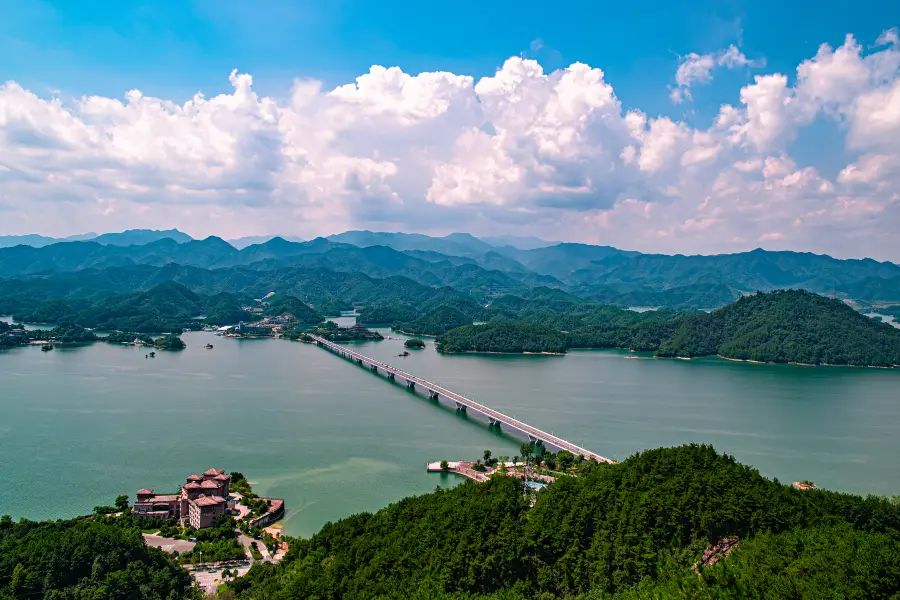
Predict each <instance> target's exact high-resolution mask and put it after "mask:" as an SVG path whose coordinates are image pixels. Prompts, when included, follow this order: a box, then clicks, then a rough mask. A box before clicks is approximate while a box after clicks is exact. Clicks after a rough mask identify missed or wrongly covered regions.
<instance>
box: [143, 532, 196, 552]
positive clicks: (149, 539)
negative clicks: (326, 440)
mask: <svg viewBox="0 0 900 600" xmlns="http://www.w3.org/2000/svg"><path fill="white" fill-rule="evenodd" d="M144 542H146V544H147V545H148V546H153V547H154V548H159V549H160V550H162V551H163V552H179V553H180V552H190V551H191V550H193V549H194V546H195V545H196V544H195V543H194V542H189V541H188V540H177V539H175V538H167V537H161V536H158V535H151V534H149V533H145V534H144Z"/></svg>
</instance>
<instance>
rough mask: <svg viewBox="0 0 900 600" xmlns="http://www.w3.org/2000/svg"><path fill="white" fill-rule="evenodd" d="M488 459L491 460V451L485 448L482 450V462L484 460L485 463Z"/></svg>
mask: <svg viewBox="0 0 900 600" xmlns="http://www.w3.org/2000/svg"><path fill="white" fill-rule="evenodd" d="M490 460H491V451H490V450H485V451H484V462H485V464H487V463H488V462H490Z"/></svg>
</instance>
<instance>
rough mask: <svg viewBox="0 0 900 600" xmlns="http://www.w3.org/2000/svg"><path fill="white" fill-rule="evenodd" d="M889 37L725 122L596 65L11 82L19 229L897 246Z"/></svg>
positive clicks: (693, 63) (11, 211)
mask: <svg viewBox="0 0 900 600" xmlns="http://www.w3.org/2000/svg"><path fill="white" fill-rule="evenodd" d="M882 38H883V39H882ZM882 38H880V43H881V45H880V46H878V49H876V50H873V51H870V52H869V53H868V54H867V53H866V51H864V50H863V47H862V45H861V44H859V43H857V41H856V40H855V39H854V38H853V37H852V36H848V37H847V38H846V39H845V41H844V43H843V44H842V45H841V46H838V47H837V48H832V47H830V46H827V45H823V46H821V47H820V48H819V50H818V52H817V53H816V55H815V56H814V57H811V58H810V59H809V60H806V61H803V62H802V63H801V64H800V65H798V67H797V77H796V80H795V83H793V84H791V79H790V78H789V77H788V76H787V75H785V74H780V73H769V74H761V75H757V76H756V77H755V79H754V81H753V82H752V83H749V84H747V85H745V86H744V87H743V88H742V89H741V90H740V95H739V96H740V103H739V104H736V105H734V106H730V105H726V106H723V107H722V108H721V109H720V111H719V114H718V116H717V117H716V119H715V120H714V122H713V124H712V126H710V127H709V128H708V129H703V128H700V129H698V128H696V127H693V126H692V125H690V124H688V123H685V122H683V121H680V120H678V119H675V118H672V117H669V116H666V115H656V116H651V117H648V115H647V114H646V113H645V112H643V111H641V110H640V109H638V108H634V109H630V110H627V111H624V110H623V108H622V104H621V102H620V100H619V98H618V97H617V95H616V92H615V90H614V89H613V87H612V85H611V84H610V83H609V82H608V81H607V80H606V77H605V75H604V73H603V71H602V70H601V69H599V68H596V67H592V66H589V65H585V64H581V63H575V64H573V65H571V66H570V67H568V68H565V69H561V70H557V71H553V72H545V71H544V69H543V68H542V67H541V65H540V64H539V63H538V62H536V61H533V60H527V59H524V58H521V57H513V58H510V59H509V60H507V61H506V62H505V63H504V64H503V65H502V66H501V67H500V68H499V69H498V70H497V71H496V73H494V74H493V75H491V76H488V77H484V78H481V79H480V80H475V79H474V78H472V77H470V76H467V75H459V74H454V73H445V72H438V73H420V74H418V75H414V74H409V73H405V72H403V71H402V70H400V69H399V68H396V67H391V68H384V67H380V66H373V67H372V68H371V69H369V71H368V72H367V73H365V74H363V75H361V76H360V77H358V78H357V79H356V80H355V82H353V83H349V84H347V85H342V86H338V87H336V88H334V89H325V88H323V85H322V84H321V83H320V82H317V81H312V80H304V79H298V80H297V81H296V82H295V83H294V86H293V88H292V90H291V93H290V95H289V96H288V97H287V98H284V99H274V98H267V97H261V96H259V95H258V94H257V93H256V92H255V91H254V88H253V80H252V78H251V77H250V76H249V75H247V74H239V73H238V72H234V73H232V74H231V76H230V81H231V85H232V90H231V92H230V93H227V94H221V95H218V96H214V97H204V96H203V95H201V94H198V95H196V96H195V97H193V98H191V99H190V100H188V101H187V102H184V103H180V104H179V103H175V102H172V101H171V100H167V99H164V98H154V97H151V96H147V95H145V94H143V93H141V92H140V91H138V90H132V91H128V92H126V93H125V94H124V96H123V97H122V98H110V97H100V96H89V97H83V98H61V97H59V96H58V95H54V96H52V97H49V98H42V97H39V96H37V95H36V94H34V93H32V92H30V91H28V90H26V89H24V88H23V87H22V86H21V85H19V84H17V83H15V82H8V83H6V84H5V85H3V86H0V210H3V220H2V222H0V228H2V231H0V233H21V232H25V231H40V232H44V233H52V234H68V233H75V232H77V231H87V230H97V229H100V230H114V229H123V228H126V227H171V226H178V227H181V228H182V229H186V230H188V231H189V232H191V233H193V234H195V235H205V234H210V233H215V234H219V235H223V236H231V235H243V234H256V233H273V232H277V233H284V234H295V235H303V236H313V235H318V234H326V233H330V232H334V231H338V230H343V229H348V228H356V227H367V228H374V229H406V230H418V231H427V232H434V233H446V232H449V231H452V230H469V231H472V232H474V233H476V234H477V233H482V234H484V233H493V232H496V231H498V230H505V231H508V232H510V233H523V234H525V233H527V234H538V235H545V236H547V237H551V238H556V239H560V238H561V239H573V240H581V241H589V242H599V243H609V244H614V245H619V246H624V247H629V248H638V249H641V250H647V251H667V252H723V251H734V250H743V249H746V247H745V245H746V244H747V243H750V242H747V241H745V240H763V238H764V236H772V235H773V234H775V233H777V234H778V235H780V236H782V237H781V238H780V239H778V240H777V241H778V242H779V244H780V247H793V248H796V249H804V250H814V251H821V252H833V253H837V254H841V255H864V254H869V255H874V256H877V257H879V258H893V259H894V260H896V259H897V257H898V255H900V239H898V236H896V234H895V232H896V231H897V230H898V229H900V205H898V199H897V192H896V191H895V190H897V189H900V159H898V157H900V76H898V68H900V49H898V48H897V47H896V44H894V43H892V42H891V40H892V39H893V38H891V37H890V35H889V34H888V33H886V34H884V35H883V36H882ZM744 66H757V64H756V63H753V61H751V60H749V59H747V58H746V57H745V56H744V55H743V54H742V53H741V52H740V51H739V50H738V49H737V48H736V47H730V48H729V49H727V50H725V51H723V52H720V53H716V54H713V55H692V56H689V57H687V59H686V60H685V61H684V63H683V64H682V65H681V67H683V68H681V67H680V68H679V74H677V75H676V81H677V85H678V86H679V88H680V89H683V90H689V89H690V87H691V86H692V85H696V84H699V83H702V82H704V81H707V80H708V78H709V77H711V76H712V74H713V71H714V69H717V68H737V67H744ZM819 118H822V119H832V120H834V121H835V122H836V123H837V124H838V127H839V128H840V130H841V131H846V141H845V144H846V146H847V148H848V149H850V150H851V151H852V152H853V155H854V156H858V158H855V159H854V160H852V161H851V162H850V164H848V165H847V166H846V167H845V168H844V169H843V170H842V171H841V172H840V174H839V175H838V176H837V177H836V178H835V179H834V180H833V181H832V180H829V179H827V178H825V177H823V176H822V175H821V173H820V171H819V169H817V165H816V164H802V162H801V161H797V160H796V159H795V158H794V157H792V156H791V155H790V153H789V149H790V147H791V146H790V143H791V142H792V141H793V140H794V139H795V138H796V137H797V134H798V132H799V131H800V130H801V129H802V128H803V127H806V126H808V125H809V124H811V123H812V122H814V121H815V120H816V119H819ZM834 151H842V149H841V148H823V152H834ZM798 163H799V164H798ZM823 172H824V171H823ZM764 241H776V240H775V239H774V238H772V237H768V238H765V240H764Z"/></svg>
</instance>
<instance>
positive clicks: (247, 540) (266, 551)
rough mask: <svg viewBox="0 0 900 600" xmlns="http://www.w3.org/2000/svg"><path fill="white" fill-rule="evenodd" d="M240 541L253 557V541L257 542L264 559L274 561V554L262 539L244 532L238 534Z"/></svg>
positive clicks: (249, 555)
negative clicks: (255, 538) (271, 553)
mask: <svg viewBox="0 0 900 600" xmlns="http://www.w3.org/2000/svg"><path fill="white" fill-rule="evenodd" d="M238 541H240V542H241V545H242V546H244V550H246V552H247V556H248V557H249V558H251V559H252V558H253V552H252V551H251V549H250V546H251V544H253V542H256V547H257V549H258V550H259V553H260V554H262V557H263V560H264V561H265V562H272V556H271V555H270V554H269V549H268V548H266V545H265V544H263V543H262V541H260V540H254V539H253V538H252V537H249V536H246V535H244V534H243V533H241V534H238Z"/></svg>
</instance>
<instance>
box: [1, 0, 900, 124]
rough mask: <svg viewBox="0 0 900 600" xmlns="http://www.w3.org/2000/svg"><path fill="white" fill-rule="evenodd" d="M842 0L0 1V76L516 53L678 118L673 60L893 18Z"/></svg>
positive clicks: (779, 64) (151, 89) (803, 48)
mask: <svg viewBox="0 0 900 600" xmlns="http://www.w3.org/2000/svg"><path fill="white" fill-rule="evenodd" d="M849 7H850V5H849V4H848V3H847V2H846V1H836V0H824V1H817V2H809V1H795V2H772V1H767V0H763V1H754V2H735V1H724V2H723V1H717V0H701V1H692V2H667V1H651V2H622V3H609V2H596V1H595V2H586V1H578V2H572V1H564V0H563V1H556V2H552V3H548V2H546V1H535V0H522V1H517V2H483V1H478V2H476V1H469V0H460V1H455V2H402V1H397V0H386V1H379V2H374V1H371V0H368V1H347V0H334V1H329V2H321V1H319V2H308V1H284V0H269V1H267V2H265V3H251V2H245V1H240V0H221V1H219V0H217V1H215V2H212V1H195V0H193V1H192V0H188V1H174V0H159V1H156V2H131V1H122V0H118V1H111V0H91V1H89V2H85V1H83V0H82V1H77V0H72V1H57V2H38V1H35V0H0V14H3V15H4V16H5V19H3V20H0V77H2V78H3V79H14V80H16V81H18V82H20V83H22V84H23V85H24V86H25V87H28V88H30V89H32V90H35V91H37V92H41V91H49V90H51V89H61V90H63V91H65V92H67V93H70V94H77V95H80V94H104V95H111V96H120V95H121V94H122V92H123V91H124V90H126V89H129V88H132V87H135V88H140V89H141V90H143V91H145V92H146V93H148V94H154V95H160V96H166V97H177V98H182V99H187V98H189V97H190V96H191V95H193V94H194V93H195V92H196V91H198V90H202V91H204V92H205V93H207V94H208V95H211V94H214V93H221V92H225V91H228V90H229V86H228V82H227V80H226V79H225V77H224V75H225V74H227V73H229V72H230V71H231V70H232V69H239V70H240V71H242V72H243V71H246V72H250V73H253V74H254V78H255V85H256V88H257V90H258V91H259V92H260V93H262V94H274V95H279V94H284V93H286V90H287V85H288V84H289V82H290V79H291V78H293V77H296V76H304V77H313V78H316V79H320V80H322V81H324V82H326V83H327V84H332V85H337V84H340V83H345V82H347V81H350V80H352V79H353V78H354V77H356V76H357V75H358V74H360V73H363V72H365V71H366V70H367V69H368V67H369V66H370V65H372V64H380V65H386V66H393V65H397V66H400V67H401V68H403V70H404V71H406V72H407V73H419V72H421V71H435V70H447V71H452V72H455V73H467V74H471V75H475V76H482V75H489V74H491V73H493V72H494V71H495V70H496V69H497V67H498V66H499V65H500V64H502V63H503V61H504V60H505V59H506V58H507V57H509V56H512V55H517V54H523V55H526V56H532V57H535V58H537V59H539V60H540V61H541V63H542V64H543V65H544V67H545V68H547V69H553V68H558V67H563V66H566V65H568V64H570V63H572V62H575V61H581V62H585V63H588V64H590V65H592V66H599V67H601V68H602V69H603V70H604V71H605V72H606V76H607V80H608V81H610V82H611V83H612V84H613V85H614V86H615V88H616V91H617V94H618V96H619V97H620V98H621V99H622V100H623V102H624V103H625V104H626V106H636V107H641V108H642V109H643V110H644V111H645V112H648V113H650V114H653V113H656V112H659V113H664V114H673V115H676V116H677V115H678V114H679V111H676V110H673V107H672V106H671V104H670V103H669V102H668V101H667V91H666V85H667V84H668V83H669V82H670V81H671V78H672V75H673V73H674V68H675V66H677V62H678V56H679V55H685V54H687V53H689V52H697V53H701V54H702V53H704V52H712V51H716V50H718V49H720V48H723V47H726V46H728V45H729V44H738V45H739V46H740V47H741V49H742V50H743V51H744V53H745V54H747V55H748V56H764V57H765V58H766V61H767V64H768V66H769V67H770V70H779V71H782V72H790V71H791V70H793V68H794V67H795V66H796V65H797V64H798V63H799V62H800V61H801V60H803V59H805V58H808V57H810V56H812V55H813V54H815V52H816V48H818V46H819V44H821V43H823V42H828V43H830V44H832V45H835V46H836V45H840V43H841V42H842V41H843V38H844V36H845V35H846V34H847V33H849V32H852V33H854V34H855V35H856V36H857V37H858V38H859V39H871V40H874V39H875V38H876V37H877V36H878V34H879V33H881V31H883V30H884V29H886V28H887V26H888V25H890V26H894V25H898V24H900V3H898V2H891V1H888V0H884V1H871V0H869V1H866V0H863V1H862V2H854V3H853V4H852V10H849ZM535 42H537V43H535ZM537 45H540V46H541V47H542V48H541V49H540V50H537V51H535V50H533V49H532V48H533V46H537ZM729 79H731V80H732V81H722V82H720V85H715V86H709V88H708V89H704V90H703V92H702V94H700V95H699V97H698V98H697V99H698V102H697V103H695V106H694V108H695V109H696V111H697V112H698V113H700V115H701V116H705V117H706V118H707V119H709V118H711V117H712V114H714V113H715V110H716V109H717V108H718V105H719V103H720V102H725V101H730V102H734V101H735V99H736V93H735V92H736V88H735V86H734V85H733V83H734V81H739V80H745V79H746V77H745V76H744V75H742V74H734V75H733V76H732V77H729ZM729 84H731V85H729ZM689 116H690V115H689Z"/></svg>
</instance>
